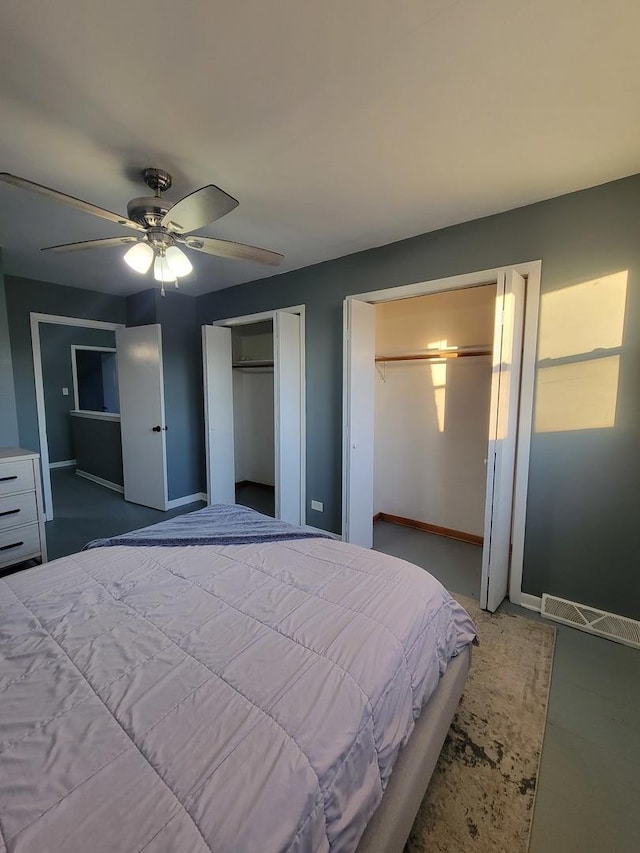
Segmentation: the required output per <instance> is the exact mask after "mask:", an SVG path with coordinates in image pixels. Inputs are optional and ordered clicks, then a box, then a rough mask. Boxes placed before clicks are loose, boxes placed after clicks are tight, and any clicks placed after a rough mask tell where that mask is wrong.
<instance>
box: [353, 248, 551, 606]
mask: <svg viewBox="0 0 640 853" xmlns="http://www.w3.org/2000/svg"><path fill="white" fill-rule="evenodd" d="M511 269H513V270H515V271H516V272H517V273H519V274H520V275H522V276H524V277H525V279H526V289H525V313H524V337H523V351H522V367H521V375H520V400H519V410H518V444H517V448H516V464H515V476H514V491H513V514H512V526H511V542H512V552H511V565H510V571H509V598H510V600H511V601H512V602H513V603H514V604H520V605H522V606H525V607H526V606H527V605H525V604H523V601H524V600H525V599H524V596H525V595H526V594H525V593H523V592H522V570H523V559H524V534H525V523H526V515H527V486H528V481H529V459H530V451H531V433H532V426H533V394H534V386H535V372H536V351H537V345H538V315H539V312H540V280H541V274H542V261H541V260H538V261H527V262H524V263H520V264H509V265H508V266H504V267H496V268H494V269H489V270H479V271H477V272H471V273H465V274H463V275H456V276H451V277H449V278H440V279H435V280H433V281H425V282H418V283H416V284H407V285H403V286H400V287H388V288H385V289H384V290H375V291H369V292H367V293H356V294H351V295H349V296H347V297H346V298H345V316H346V302H347V301H349V300H351V299H357V300H360V301H363V302H372V303H378V302H390V301H395V300H397V299H410V298H411V297H414V296H424V295H426V294H428V293H437V292H439V291H443V290H457V289H459V288H467V287H479V286H481V285H483V284H492V283H494V282H495V281H497V278H498V276H499V275H500V274H502V273H504V272H506V271H507V270H511ZM347 334H348V330H347V329H346V324H343V367H342V369H343V430H342V433H343V435H342V443H343V444H342V459H343V476H342V483H343V502H344V483H345V474H344V471H345V466H346V462H347V453H348V445H347V439H346V435H347V431H346V421H345V420H344V418H345V414H344V394H345V391H344V386H345V384H346V379H345V377H346V376H347V368H348V365H347V346H346V336H347ZM342 533H343V535H344V534H345V529H344V506H343V530H342ZM533 598H535V597H533ZM526 600H527V601H529V605H528V606H529V607H530V608H531V609H535V607H534V606H533V605H532V604H531V601H530V598H529V599H526Z"/></svg>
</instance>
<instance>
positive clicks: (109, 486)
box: [76, 468, 124, 495]
mask: <svg viewBox="0 0 640 853" xmlns="http://www.w3.org/2000/svg"><path fill="white" fill-rule="evenodd" d="M76 475H77V476H78V477H82V478H83V479H84V480H91V482H92V483H97V484H98V485H99V486H104V487H105V488H106V489H111V490H112V491H114V492H119V493H120V494H121V495H123V494H124V486H120V485H118V483H112V482H111V480H104V479H103V478H102V477H97V476H96V475H95V474H89V472H88V471H81V470H80V469H79V468H76Z"/></svg>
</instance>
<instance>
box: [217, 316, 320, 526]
mask: <svg viewBox="0 0 640 853" xmlns="http://www.w3.org/2000/svg"><path fill="white" fill-rule="evenodd" d="M278 311H284V312H285V313H287V314H299V315H300V377H301V388H300V392H301V397H302V399H301V406H300V432H301V439H300V519H301V522H302V526H303V527H304V526H305V525H306V522H307V369H306V305H289V306H288V307H286V308H274V309H273V310H271V311H260V312H259V313H257V314H245V315H243V316H240V317H227V318H226V319H222V320H214V321H213V322H212V323H211V325H212V326H247V325H249V324H250V323H260V322H262V321H263V320H271V321H272V322H273V321H275V315H276V313H277V312H278ZM208 481H209V478H208V476H207V482H208Z"/></svg>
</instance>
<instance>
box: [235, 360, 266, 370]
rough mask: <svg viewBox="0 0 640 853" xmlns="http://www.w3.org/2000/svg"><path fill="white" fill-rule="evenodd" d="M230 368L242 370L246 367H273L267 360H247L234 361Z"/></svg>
mask: <svg viewBox="0 0 640 853" xmlns="http://www.w3.org/2000/svg"><path fill="white" fill-rule="evenodd" d="M231 366H232V367H242V368H245V367H248V368H251V367H273V361H272V360H269V359H263V360H259V359H256V360H254V361H249V360H247V361H234V362H233V364H232V365H231Z"/></svg>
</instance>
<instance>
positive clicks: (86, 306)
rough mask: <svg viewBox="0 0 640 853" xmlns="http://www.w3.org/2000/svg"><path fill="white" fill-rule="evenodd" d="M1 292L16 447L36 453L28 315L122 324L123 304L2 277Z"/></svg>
mask: <svg viewBox="0 0 640 853" xmlns="http://www.w3.org/2000/svg"><path fill="white" fill-rule="evenodd" d="M5 288H6V297H7V312H8V318H9V336H10V340H11V357H12V360H13V376H14V383H15V393H16V407H17V413H18V430H19V434H20V446H21V447H24V448H26V449H28V450H35V451H36V452H38V453H39V452H40V442H39V439H38V418H37V411H36V389H35V379H34V375H33V356H32V351H31V326H30V319H29V314H30V312H32V311H33V312H36V313H41V314H56V315H62V316H65V317H80V318H82V319H87V320H106V321H107V322H111V323H124V322H125V321H126V300H125V299H124V297H122V296H112V295H109V294H106V293H97V292H95V291H92V290H81V289H80V288H77V287H63V286H61V285H59V284H51V283H49V282H44V281H33V280H31V279H26V278H15V277H13V276H5Z"/></svg>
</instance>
